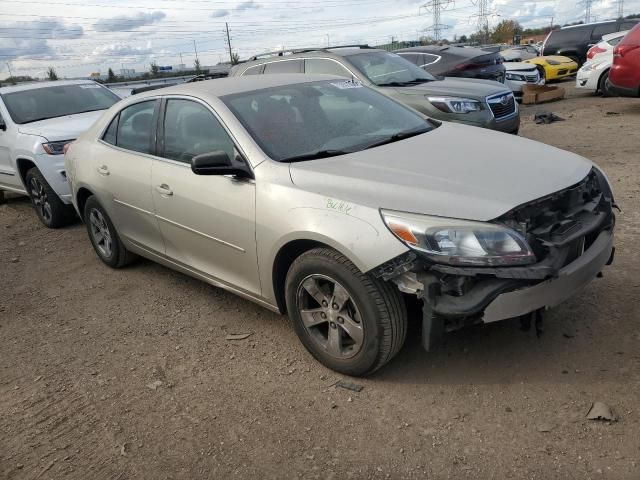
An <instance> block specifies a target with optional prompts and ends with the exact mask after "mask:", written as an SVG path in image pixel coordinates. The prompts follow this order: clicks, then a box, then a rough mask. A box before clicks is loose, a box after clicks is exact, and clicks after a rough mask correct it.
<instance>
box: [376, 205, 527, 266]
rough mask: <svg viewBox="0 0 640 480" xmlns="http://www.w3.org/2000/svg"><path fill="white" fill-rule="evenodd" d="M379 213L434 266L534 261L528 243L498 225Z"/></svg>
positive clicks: (516, 233)
mask: <svg viewBox="0 0 640 480" xmlns="http://www.w3.org/2000/svg"><path fill="white" fill-rule="evenodd" d="M380 213H381V214H382V219H383V220H384V223H385V224H386V225H387V227H388V228H389V230H391V232H392V233H393V234H394V235H395V236H396V237H397V238H398V239H399V240H400V241H402V242H403V243H405V244H406V245H407V246H408V247H410V248H412V249H414V250H417V251H419V252H421V253H422V254H424V255H425V256H426V257H428V258H429V259H430V260H432V261H434V262H436V263H445V264H449V265H459V266H479V267H492V266H512V265H528V264H531V263H535V262H536V256H535V254H534V253H533V251H532V250H531V247H530V246H529V244H528V243H527V241H526V240H525V239H524V238H523V237H522V236H521V235H520V234H519V233H518V232H516V231H514V230H511V229H509V228H506V227H503V226H500V225H495V224H493V223H486V222H470V221H467V220H456V219H452V218H443V217H431V216H427V215H417V214H413V213H403V212H395V211H389V210H381V211H380Z"/></svg>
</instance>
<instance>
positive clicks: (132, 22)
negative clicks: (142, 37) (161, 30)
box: [93, 11, 167, 32]
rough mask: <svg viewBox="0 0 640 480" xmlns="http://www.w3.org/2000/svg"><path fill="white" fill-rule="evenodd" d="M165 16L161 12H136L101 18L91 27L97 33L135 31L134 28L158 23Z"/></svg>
mask: <svg viewBox="0 0 640 480" xmlns="http://www.w3.org/2000/svg"><path fill="white" fill-rule="evenodd" d="M166 16H167V15H166V14H165V13H164V12H161V11H155V12H151V13H145V12H138V13H136V14H135V15H116V16H115V17H108V18H101V19H100V20H98V21H97V22H96V23H94V24H93V27H94V28H95V29H96V30H97V31H98V32H121V31H124V30H135V29H136V28H140V27H143V26H145V25H152V24H154V23H156V22H159V21H160V20H162V19H163V18H165V17H166Z"/></svg>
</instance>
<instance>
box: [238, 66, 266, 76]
mask: <svg viewBox="0 0 640 480" xmlns="http://www.w3.org/2000/svg"><path fill="white" fill-rule="evenodd" d="M263 69H264V65H256V66H255V67H249V68H247V69H246V70H245V71H244V73H243V74H242V75H260V74H261V73H262V70H263Z"/></svg>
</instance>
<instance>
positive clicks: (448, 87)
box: [381, 77, 510, 99]
mask: <svg viewBox="0 0 640 480" xmlns="http://www.w3.org/2000/svg"><path fill="white" fill-rule="evenodd" d="M381 90H385V88H382V89H381ZM393 90H395V91H396V92H397V93H399V94H404V95H448V96H454V97H471V98H478V99H484V98H486V97H489V96H491V95H497V94H499V93H507V92H508V93H510V91H509V89H508V88H507V87H505V86H504V85H503V84H502V83H500V82H494V81H493V80H476V79H470V78H454V77H446V78H445V79H444V80H436V81H435V82H427V83H423V84H421V85H415V86H412V87H397V88H395V87H394V88H393Z"/></svg>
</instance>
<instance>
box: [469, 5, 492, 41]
mask: <svg viewBox="0 0 640 480" xmlns="http://www.w3.org/2000/svg"><path fill="white" fill-rule="evenodd" d="M471 3H473V5H475V6H476V7H478V13H477V14H476V15H474V16H477V17H478V32H479V33H480V38H481V39H482V43H488V41H489V17H490V16H491V15H492V13H491V12H489V0H471Z"/></svg>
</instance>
